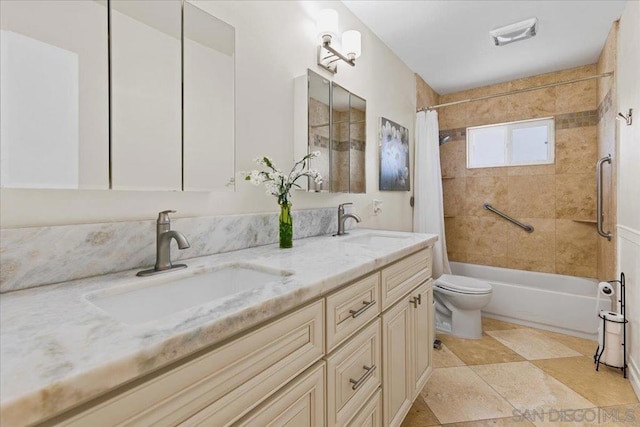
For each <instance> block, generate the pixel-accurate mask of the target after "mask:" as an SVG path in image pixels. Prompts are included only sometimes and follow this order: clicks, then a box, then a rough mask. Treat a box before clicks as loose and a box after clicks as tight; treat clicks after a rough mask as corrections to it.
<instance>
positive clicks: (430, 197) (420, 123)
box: [413, 111, 451, 278]
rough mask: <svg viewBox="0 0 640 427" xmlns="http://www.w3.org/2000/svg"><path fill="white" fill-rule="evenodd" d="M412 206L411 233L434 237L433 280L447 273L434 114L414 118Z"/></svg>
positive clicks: (438, 151) (447, 261)
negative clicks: (433, 235) (435, 239)
mask: <svg viewBox="0 0 640 427" xmlns="http://www.w3.org/2000/svg"><path fill="white" fill-rule="evenodd" d="M415 171H416V174H415V190H414V197H415V204H414V210H413V231H415V232H417V233H432V234H437V235H438V241H437V242H436V243H435V245H434V246H433V277H434V278H438V277H440V276H441V275H442V274H445V273H447V274H451V267H449V258H448V257H447V243H446V240H445V236H444V205H443V203H442V175H441V173H440V145H439V139H438V113H437V112H436V111H420V112H419V113H418V115H417V118H416V161H415Z"/></svg>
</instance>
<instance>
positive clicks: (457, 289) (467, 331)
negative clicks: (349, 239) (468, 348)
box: [433, 274, 493, 339]
mask: <svg viewBox="0 0 640 427" xmlns="http://www.w3.org/2000/svg"><path fill="white" fill-rule="evenodd" d="M492 292H493V289H492V288H491V285H490V284H489V283H487V282H485V281H483V280H478V279H474V278H472V277H465V276H456V275H452V274H443V275H442V276H440V277H439V278H438V279H437V280H436V281H435V283H434V286H433V299H434V304H435V318H436V319H435V320H436V322H435V323H436V329H437V330H438V331H440V332H445V333H448V334H450V335H453V336H455V337H459V338H471V339H478V338H481V337H482V316H481V311H482V309H483V308H484V307H485V306H486V305H487V304H489V302H490V301H491V296H492Z"/></svg>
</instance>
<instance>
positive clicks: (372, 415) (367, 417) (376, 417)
mask: <svg viewBox="0 0 640 427" xmlns="http://www.w3.org/2000/svg"><path fill="white" fill-rule="evenodd" d="M347 426H348V427H380V426H382V390H380V389H378V391H376V393H375V394H374V395H373V396H371V399H369V401H368V402H367V403H366V404H365V405H364V407H363V408H362V409H361V410H360V412H358V414H357V415H356V416H355V417H354V418H353V420H351V422H350V423H349V424H347Z"/></svg>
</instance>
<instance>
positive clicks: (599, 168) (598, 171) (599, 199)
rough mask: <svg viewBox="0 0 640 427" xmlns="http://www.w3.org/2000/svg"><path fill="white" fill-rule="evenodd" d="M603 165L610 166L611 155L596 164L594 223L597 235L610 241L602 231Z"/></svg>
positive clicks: (609, 237)
mask: <svg viewBox="0 0 640 427" xmlns="http://www.w3.org/2000/svg"><path fill="white" fill-rule="evenodd" d="M605 163H609V164H611V154H609V155H608V156H606V157H603V158H601V159H600V160H598V163H596V223H597V225H598V234H599V235H601V236H602V237H606V238H607V240H609V241H611V233H610V232H608V231H604V230H603V229H602V224H603V223H604V209H603V208H602V169H603V168H602V166H603V165H604V164H605Z"/></svg>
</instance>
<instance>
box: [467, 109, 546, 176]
mask: <svg viewBox="0 0 640 427" xmlns="http://www.w3.org/2000/svg"><path fill="white" fill-rule="evenodd" d="M554 135H555V132H554V121H553V117H551V118H545V119H535V120H523V121H519V122H510V123H502V124H498V125H488V126H476V127H469V128H467V167H468V168H470V169H473V168H492V167H501V166H521V165H543V164H549V163H553V162H554V153H555V149H554V147H555V138H554Z"/></svg>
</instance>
